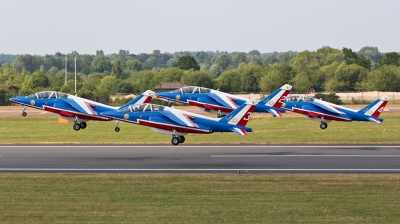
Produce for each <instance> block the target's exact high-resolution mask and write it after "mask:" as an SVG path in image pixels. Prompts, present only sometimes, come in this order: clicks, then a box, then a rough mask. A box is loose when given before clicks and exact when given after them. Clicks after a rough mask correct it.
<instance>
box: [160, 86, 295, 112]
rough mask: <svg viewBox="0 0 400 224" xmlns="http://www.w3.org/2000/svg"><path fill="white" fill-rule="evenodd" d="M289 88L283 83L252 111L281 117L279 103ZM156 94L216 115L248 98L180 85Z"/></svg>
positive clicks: (164, 98)
mask: <svg viewBox="0 0 400 224" xmlns="http://www.w3.org/2000/svg"><path fill="white" fill-rule="evenodd" d="M291 89H292V86H291V85H288V84H285V85H283V86H282V87H281V88H279V89H277V90H276V91H274V92H273V93H271V94H270V95H268V96H267V97H265V98H264V99H262V100H260V101H259V102H258V104H257V107H256V109H255V110H254V112H263V113H271V114H272V115H273V116H274V117H281V116H282V114H281V113H284V112H285V110H284V109H282V108H281V105H282V103H283V102H284V100H285V98H286V96H287V95H288V94H289V93H290V90H291ZM156 95H157V97H158V98H159V99H161V100H164V101H167V102H168V103H170V102H178V103H186V104H190V105H193V106H197V107H201V108H203V110H204V111H206V112H210V113H215V114H218V117H222V116H224V115H227V114H228V113H230V112H232V111H233V110H235V109H237V108H239V106H240V105H242V104H244V103H245V102H246V101H247V100H248V99H246V98H243V97H239V96H235V95H232V94H229V93H224V92H221V91H218V90H213V89H209V88H204V87H198V86H187V87H182V88H179V89H176V90H174V91H172V92H158V93H156Z"/></svg>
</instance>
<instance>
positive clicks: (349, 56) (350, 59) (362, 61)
mask: <svg viewBox="0 0 400 224" xmlns="http://www.w3.org/2000/svg"><path fill="white" fill-rule="evenodd" d="M342 52H343V54H344V60H345V61H346V63H347V64H348V65H349V64H356V65H359V66H362V67H364V68H366V69H371V66H372V65H371V61H370V60H369V59H366V58H362V57H358V55H357V54H356V53H355V52H353V51H352V50H351V49H350V48H345V47H344V48H343V49H342Z"/></svg>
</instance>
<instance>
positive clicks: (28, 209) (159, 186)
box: [0, 174, 400, 223]
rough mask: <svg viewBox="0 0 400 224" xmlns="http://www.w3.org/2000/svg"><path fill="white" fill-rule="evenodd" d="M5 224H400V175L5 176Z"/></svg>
mask: <svg viewBox="0 0 400 224" xmlns="http://www.w3.org/2000/svg"><path fill="white" fill-rule="evenodd" d="M0 179H1V182H0V201H1V203H0V223H25V222H27V223H77V222H82V223H291V222H302V223H332V222H336V223H399V222H400V213H399V211H400V175H389V174H386V175H368V174H361V175H355V174H346V175H343V174H342V175H341V174H339V175H336V174H316V175H313V174H283V175H278V174H270V175H252V174H248V175H238V174H237V175H232V174H193V175H192V174H0Z"/></svg>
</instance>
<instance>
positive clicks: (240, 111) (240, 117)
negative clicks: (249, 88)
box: [219, 99, 258, 126]
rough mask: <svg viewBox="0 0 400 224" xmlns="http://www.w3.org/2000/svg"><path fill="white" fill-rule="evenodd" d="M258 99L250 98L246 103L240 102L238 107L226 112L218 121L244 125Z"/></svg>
mask: <svg viewBox="0 0 400 224" xmlns="http://www.w3.org/2000/svg"><path fill="white" fill-rule="evenodd" d="M257 103H258V100H254V99H250V100H247V101H246V103H244V104H242V105H241V106H240V107H239V108H237V109H236V110H234V111H232V112H231V113H229V114H227V115H226V116H225V117H223V118H221V119H220V120H219V122H222V123H228V124H232V125H239V126H246V124H247V122H248V121H249V119H250V117H251V115H252V114H253V111H254V109H255V108H256V105H257Z"/></svg>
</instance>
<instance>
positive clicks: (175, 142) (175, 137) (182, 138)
mask: <svg viewBox="0 0 400 224" xmlns="http://www.w3.org/2000/svg"><path fill="white" fill-rule="evenodd" d="M184 142H185V136H182V135H181V136H178V135H177V134H176V131H175V130H174V133H173V134H172V139H171V143H172V144H173V145H179V143H184Z"/></svg>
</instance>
